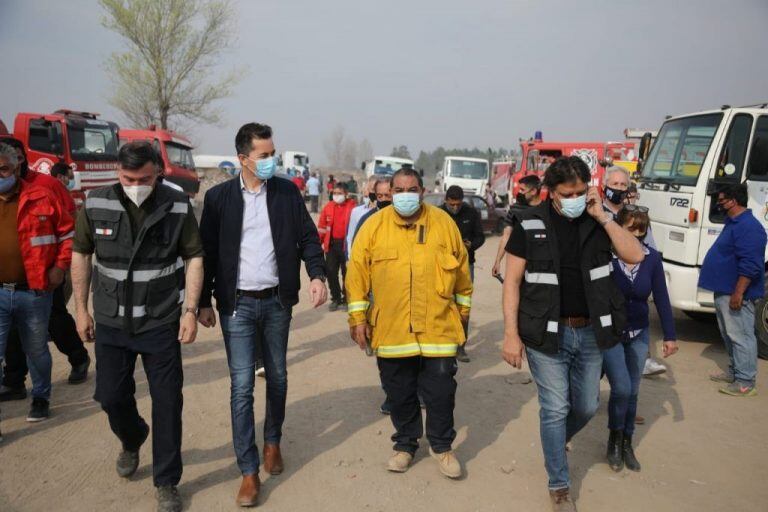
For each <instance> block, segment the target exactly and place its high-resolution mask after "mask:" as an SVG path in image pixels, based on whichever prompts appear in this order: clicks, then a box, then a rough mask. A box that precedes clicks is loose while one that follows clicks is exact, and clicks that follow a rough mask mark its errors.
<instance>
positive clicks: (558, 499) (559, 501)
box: [549, 487, 576, 512]
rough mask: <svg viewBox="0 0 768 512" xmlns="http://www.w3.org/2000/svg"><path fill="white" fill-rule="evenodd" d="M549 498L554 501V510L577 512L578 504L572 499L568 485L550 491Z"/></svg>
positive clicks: (557, 511) (555, 511) (558, 511)
mask: <svg viewBox="0 0 768 512" xmlns="http://www.w3.org/2000/svg"><path fill="white" fill-rule="evenodd" d="M549 499H550V501H551V503H552V512H576V504H575V503H574V502H573V501H571V492H570V490H569V489H568V488H567V487H565V488H564V489H557V490H556V491H549Z"/></svg>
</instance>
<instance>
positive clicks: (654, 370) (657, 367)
mask: <svg viewBox="0 0 768 512" xmlns="http://www.w3.org/2000/svg"><path fill="white" fill-rule="evenodd" d="M666 371H667V367H666V366H664V365H663V364H661V363H659V362H658V361H655V360H654V359H653V358H650V357H649V358H648V359H646V360H645V367H644V368H643V377H648V376H650V375H661V374H662V373H664V372H666Z"/></svg>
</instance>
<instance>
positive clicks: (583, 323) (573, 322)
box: [560, 316, 589, 328]
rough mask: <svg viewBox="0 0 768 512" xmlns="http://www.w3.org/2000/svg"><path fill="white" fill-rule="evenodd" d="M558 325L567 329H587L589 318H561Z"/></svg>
mask: <svg viewBox="0 0 768 512" xmlns="http://www.w3.org/2000/svg"><path fill="white" fill-rule="evenodd" d="M560 324H561V325H566V326H568V327H577V328H579V327H587V326H589V318H587V317H585V316H561V317H560Z"/></svg>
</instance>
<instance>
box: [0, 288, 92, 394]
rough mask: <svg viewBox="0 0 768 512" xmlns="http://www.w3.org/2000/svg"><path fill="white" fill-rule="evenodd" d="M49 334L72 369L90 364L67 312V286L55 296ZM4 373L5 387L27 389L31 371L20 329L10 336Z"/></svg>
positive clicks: (86, 352)
mask: <svg viewBox="0 0 768 512" xmlns="http://www.w3.org/2000/svg"><path fill="white" fill-rule="evenodd" d="M48 334H49V335H50V336H51V339H53V343H54V344H55V345H56V348H57V349H58V350H59V352H61V353H62V354H64V355H65V356H67V359H68V360H69V364H71V365H72V366H78V365H81V364H83V363H84V362H85V361H87V360H88V351H87V350H86V349H85V346H84V345H83V342H82V340H81V339H80V336H79V335H78V334H77V328H76V326H75V320H74V318H72V315H70V314H69V311H67V303H66V300H65V297H64V284H62V285H61V286H59V287H58V288H56V290H54V292H53V303H52V305H51V317H50V319H49V322H48ZM3 370H4V371H3V385H4V386H8V387H9V388H21V387H24V381H25V379H26V377H27V372H28V371H29V370H28V367H27V359H26V356H25V355H24V351H23V350H22V349H21V340H20V339H19V333H18V331H17V330H16V329H12V330H11V334H10V336H8V344H7V346H6V348H5V368H4V369H3Z"/></svg>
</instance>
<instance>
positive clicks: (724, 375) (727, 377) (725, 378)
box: [709, 372, 735, 384]
mask: <svg viewBox="0 0 768 512" xmlns="http://www.w3.org/2000/svg"><path fill="white" fill-rule="evenodd" d="M709 380H711V381H713V382H725V383H726V384H730V383H732V382H733V381H734V380H735V379H734V378H733V374H732V373H729V372H719V373H711V374H710V375H709Z"/></svg>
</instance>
